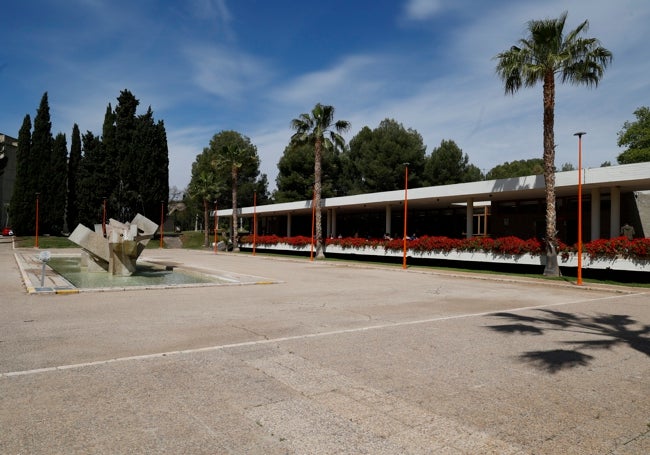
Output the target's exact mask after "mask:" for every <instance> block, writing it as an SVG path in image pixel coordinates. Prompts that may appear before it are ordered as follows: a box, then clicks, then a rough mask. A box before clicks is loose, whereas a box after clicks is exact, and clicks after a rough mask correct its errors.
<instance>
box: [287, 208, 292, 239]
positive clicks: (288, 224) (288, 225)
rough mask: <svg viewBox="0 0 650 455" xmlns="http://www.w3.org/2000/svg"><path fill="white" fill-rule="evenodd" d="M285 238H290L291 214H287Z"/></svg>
mask: <svg viewBox="0 0 650 455" xmlns="http://www.w3.org/2000/svg"><path fill="white" fill-rule="evenodd" d="M287 237H291V213H287Z"/></svg>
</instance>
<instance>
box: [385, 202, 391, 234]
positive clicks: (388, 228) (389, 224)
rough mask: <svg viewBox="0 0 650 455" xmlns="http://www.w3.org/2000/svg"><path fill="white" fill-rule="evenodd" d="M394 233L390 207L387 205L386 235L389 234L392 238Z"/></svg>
mask: <svg viewBox="0 0 650 455" xmlns="http://www.w3.org/2000/svg"><path fill="white" fill-rule="evenodd" d="M392 232H393V228H392V220H391V211H390V205H387V206H386V225H385V229H384V233H385V234H388V235H390V236H391V237H392V235H393V234H392Z"/></svg>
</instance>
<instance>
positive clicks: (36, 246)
mask: <svg viewBox="0 0 650 455" xmlns="http://www.w3.org/2000/svg"><path fill="white" fill-rule="evenodd" d="M40 194H41V193H36V243H35V244H34V248H38V196H39V195H40Z"/></svg>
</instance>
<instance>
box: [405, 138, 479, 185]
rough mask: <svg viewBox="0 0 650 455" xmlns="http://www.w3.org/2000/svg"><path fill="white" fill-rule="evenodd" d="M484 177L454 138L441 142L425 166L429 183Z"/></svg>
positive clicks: (474, 179)
mask: <svg viewBox="0 0 650 455" xmlns="http://www.w3.org/2000/svg"><path fill="white" fill-rule="evenodd" d="M409 172H410V169H409ZM482 178H483V175H482V174H481V170H480V169H479V168H478V167H476V166H474V165H473V164H470V162H469V157H468V156H467V154H463V151H462V150H461V149H460V147H458V145H456V143H455V142H454V141H452V140H443V141H442V142H440V146H439V147H436V148H435V149H433V150H432V151H431V156H430V157H428V158H427V161H426V164H425V167H424V179H425V182H426V184H427V185H449V184H452V183H465V182H476V181H478V180H481V179H482ZM409 182H410V179H409ZM409 186H410V185H409Z"/></svg>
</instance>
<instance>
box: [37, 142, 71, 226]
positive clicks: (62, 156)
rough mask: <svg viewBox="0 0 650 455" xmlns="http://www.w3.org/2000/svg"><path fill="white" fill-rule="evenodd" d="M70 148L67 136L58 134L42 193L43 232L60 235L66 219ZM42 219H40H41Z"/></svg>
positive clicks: (53, 143)
mask: <svg viewBox="0 0 650 455" xmlns="http://www.w3.org/2000/svg"><path fill="white" fill-rule="evenodd" d="M67 167H68V146H67V140H66V137H65V134H63V133H58V134H57V135H56V137H55V138H54V140H53V142H52V151H51V153H50V157H49V163H48V166H47V168H48V169H49V172H48V178H47V181H45V182H43V186H42V188H43V191H42V192H41V200H42V201H43V204H42V211H41V213H42V215H41V216H42V223H41V224H42V226H43V232H45V233H50V234H53V235H60V234H61V233H62V231H63V223H64V219H65V200H66V193H67V192H66V181H67V174H68V172H67ZM39 218H40V217H39Z"/></svg>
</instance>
